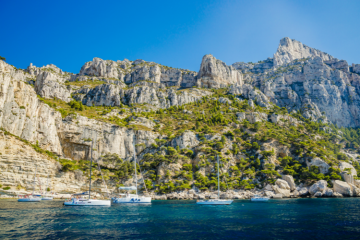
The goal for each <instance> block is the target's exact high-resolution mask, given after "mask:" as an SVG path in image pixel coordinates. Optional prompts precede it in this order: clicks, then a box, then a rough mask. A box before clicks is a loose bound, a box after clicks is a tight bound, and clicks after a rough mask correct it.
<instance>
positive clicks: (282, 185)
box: [275, 179, 290, 190]
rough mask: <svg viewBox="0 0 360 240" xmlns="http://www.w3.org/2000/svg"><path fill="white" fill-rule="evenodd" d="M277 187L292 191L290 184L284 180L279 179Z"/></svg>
mask: <svg viewBox="0 0 360 240" xmlns="http://www.w3.org/2000/svg"><path fill="white" fill-rule="evenodd" d="M275 184H276V186H278V187H279V188H281V189H288V190H290V186H289V184H288V183H287V181H285V180H282V179H277V180H276V182H275Z"/></svg>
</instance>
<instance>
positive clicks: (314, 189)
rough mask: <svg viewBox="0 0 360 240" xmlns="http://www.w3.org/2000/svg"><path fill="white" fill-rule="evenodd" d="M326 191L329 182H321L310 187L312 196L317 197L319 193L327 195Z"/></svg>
mask: <svg viewBox="0 0 360 240" xmlns="http://www.w3.org/2000/svg"><path fill="white" fill-rule="evenodd" d="M326 190H327V182H326V181H325V180H319V181H317V182H316V183H314V184H313V185H312V186H311V187H310V189H309V192H310V194H311V195H315V194H316V193H318V192H319V193H321V194H325V192H326Z"/></svg>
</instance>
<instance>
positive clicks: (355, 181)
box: [354, 180, 360, 188]
mask: <svg viewBox="0 0 360 240" xmlns="http://www.w3.org/2000/svg"><path fill="white" fill-rule="evenodd" d="M354 185H355V186H356V187H358V188H360V180H354Z"/></svg>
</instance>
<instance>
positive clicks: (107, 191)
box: [96, 161, 110, 198]
mask: <svg viewBox="0 0 360 240" xmlns="http://www.w3.org/2000/svg"><path fill="white" fill-rule="evenodd" d="M96 163H97V164H98V169H99V172H100V174H101V178H102V180H103V184H104V185H105V189H106V193H107V195H108V197H109V198H110V194H109V190H108V188H107V185H106V182H105V180H104V176H103V173H102V171H101V168H100V164H99V161H96Z"/></svg>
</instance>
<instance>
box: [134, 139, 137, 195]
mask: <svg viewBox="0 0 360 240" xmlns="http://www.w3.org/2000/svg"><path fill="white" fill-rule="evenodd" d="M133 146H134V169H135V187H136V195H137V194H138V192H137V175H136V149H135V135H134V144H133Z"/></svg>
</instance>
